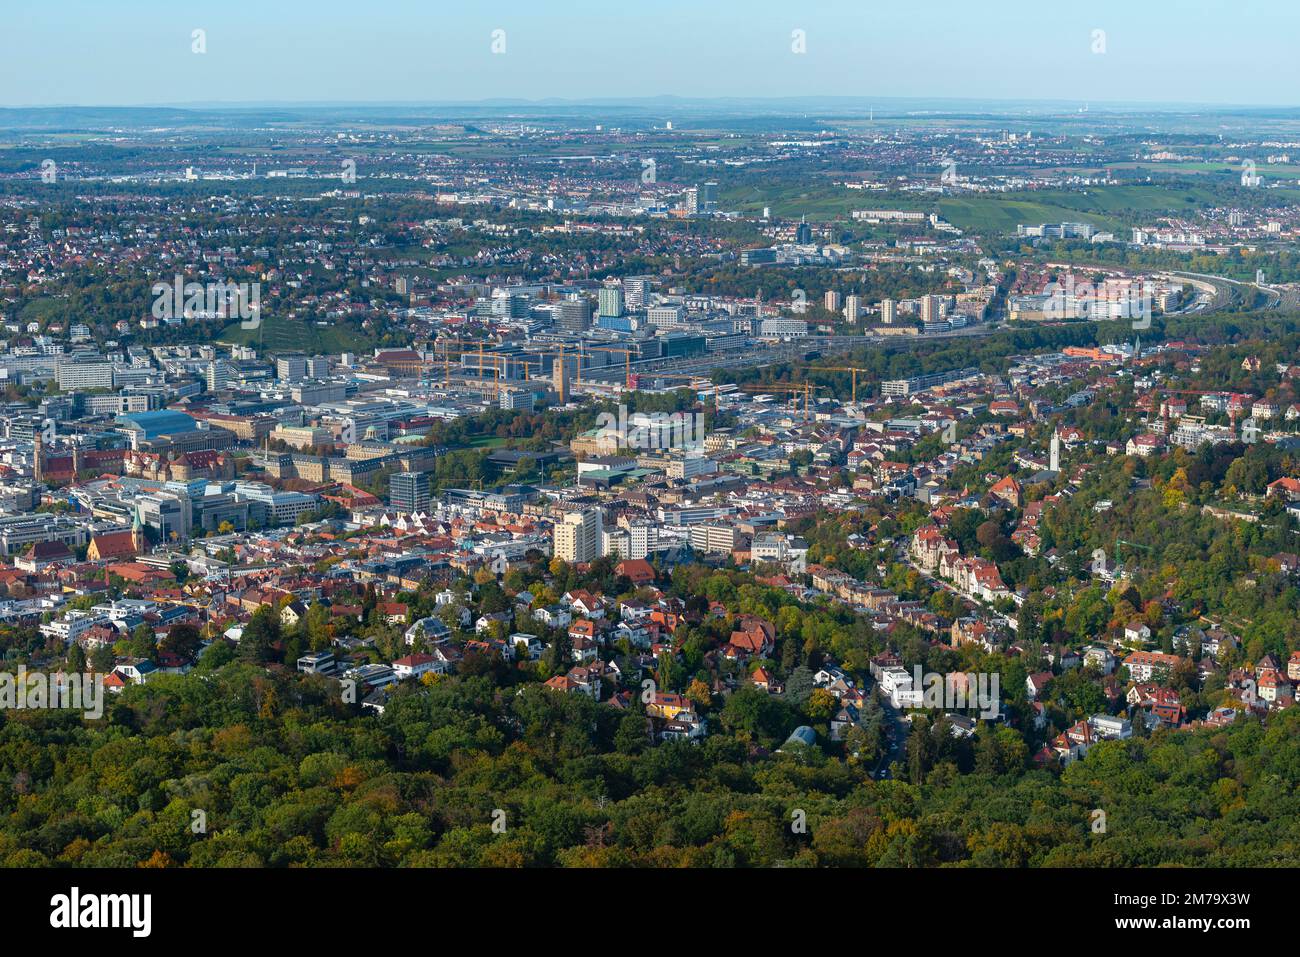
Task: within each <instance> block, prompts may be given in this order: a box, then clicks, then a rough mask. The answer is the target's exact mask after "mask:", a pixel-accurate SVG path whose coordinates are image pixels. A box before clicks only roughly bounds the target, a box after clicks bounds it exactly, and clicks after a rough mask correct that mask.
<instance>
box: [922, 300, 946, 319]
mask: <svg viewBox="0 0 1300 957" xmlns="http://www.w3.org/2000/svg"><path fill="white" fill-rule="evenodd" d="M941 312H942V309H941V307H940V302H939V297H938V296H922V297H921V321H922V322H938V321H939V320H940V319H941V318H942V316H941Z"/></svg>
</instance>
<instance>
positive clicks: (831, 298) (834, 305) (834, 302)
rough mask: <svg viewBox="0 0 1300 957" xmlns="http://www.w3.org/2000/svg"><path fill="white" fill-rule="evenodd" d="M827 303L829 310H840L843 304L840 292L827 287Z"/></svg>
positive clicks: (827, 309)
mask: <svg viewBox="0 0 1300 957" xmlns="http://www.w3.org/2000/svg"><path fill="white" fill-rule="evenodd" d="M825 305H826V311H827V312H839V311H840V306H841V305H842V303H841V301H840V294H839V293H838V292H836V291H835V290H834V289H827V290H826V299H825Z"/></svg>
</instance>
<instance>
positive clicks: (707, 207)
mask: <svg viewBox="0 0 1300 957" xmlns="http://www.w3.org/2000/svg"><path fill="white" fill-rule="evenodd" d="M699 196H700V198H699V204H700V211H701V212H704V213H715V212H717V210H718V184H717V183H716V182H714V181H713V180H709V181H708V182H707V183H705V184H704V185H703V186H701V187H700V194H699Z"/></svg>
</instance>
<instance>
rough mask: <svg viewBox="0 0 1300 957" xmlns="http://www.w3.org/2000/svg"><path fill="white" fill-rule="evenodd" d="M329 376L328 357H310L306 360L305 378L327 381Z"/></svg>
mask: <svg viewBox="0 0 1300 957" xmlns="http://www.w3.org/2000/svg"><path fill="white" fill-rule="evenodd" d="M329 376H330V360H329V356H312V357H311V358H310V359H308V360H307V378H309V379H328V378H329Z"/></svg>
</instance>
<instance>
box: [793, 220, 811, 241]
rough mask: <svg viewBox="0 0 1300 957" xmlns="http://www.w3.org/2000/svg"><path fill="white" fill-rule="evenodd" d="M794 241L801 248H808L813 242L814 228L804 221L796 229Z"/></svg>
mask: <svg viewBox="0 0 1300 957" xmlns="http://www.w3.org/2000/svg"><path fill="white" fill-rule="evenodd" d="M794 241H795V242H796V243H798V244H799V245H800V246H806V245H808V244H809V243H811V242H812V227H811V226H809V225H808V224H807V223H806V222H804V221H803V220H802V219H801V220H800V221H799V225H798V226H796V227H795V229H794Z"/></svg>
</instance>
